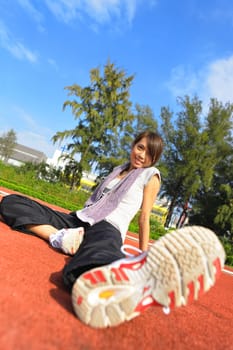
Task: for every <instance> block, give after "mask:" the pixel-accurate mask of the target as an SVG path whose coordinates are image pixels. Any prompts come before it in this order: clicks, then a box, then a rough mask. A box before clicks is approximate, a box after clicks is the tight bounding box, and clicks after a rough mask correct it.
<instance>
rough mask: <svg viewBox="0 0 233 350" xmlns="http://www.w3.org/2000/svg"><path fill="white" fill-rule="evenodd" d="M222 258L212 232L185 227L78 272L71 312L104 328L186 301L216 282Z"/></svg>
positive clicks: (221, 252)
mask: <svg viewBox="0 0 233 350" xmlns="http://www.w3.org/2000/svg"><path fill="white" fill-rule="evenodd" d="M224 261H225V252H224V249H223V247H222V245H221V243H220V242H219V240H218V238H217V237H216V235H215V234H214V233H213V232H212V231H211V230H209V229H206V228H203V227H199V226H191V227H185V228H182V229H179V230H177V231H173V232H171V233H168V234H166V235H165V236H163V237H162V238H160V239H159V240H158V241H156V242H155V243H154V244H153V245H152V246H151V248H150V249H149V251H148V253H143V254H140V255H139V256H138V257H136V258H135V257H134V258H128V259H121V260H118V261H116V262H115V263H113V264H111V265H107V266H103V267H99V268H95V269H92V270H90V271H88V272H86V273H84V274H83V275H81V276H80V277H79V278H78V279H77V280H76V282H75V284H74V286H73V289H72V304H73V307H74V311H75V313H76V315H77V316H78V318H79V319H80V320H81V321H83V322H84V323H86V324H88V325H90V326H91V327H94V328H105V327H109V326H117V325H119V324H121V323H122V322H124V321H128V320H130V319H132V318H134V317H136V316H138V315H139V314H140V313H142V312H143V311H144V310H146V309H147V308H148V307H150V306H153V305H154V306H156V305H157V306H158V305H159V306H162V307H167V308H174V307H179V306H182V305H188V304H189V303H191V302H192V301H194V300H197V299H198V298H199V297H200V296H201V294H203V293H204V292H206V291H208V290H209V289H210V288H211V286H213V285H214V284H215V282H216V279H217V278H218V276H219V275H220V273H221V270H222V268H223V266H224Z"/></svg>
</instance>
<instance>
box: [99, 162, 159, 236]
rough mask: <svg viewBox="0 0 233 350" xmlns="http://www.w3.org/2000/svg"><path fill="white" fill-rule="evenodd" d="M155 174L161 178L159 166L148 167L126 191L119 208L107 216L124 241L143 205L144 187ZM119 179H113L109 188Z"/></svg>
mask: <svg viewBox="0 0 233 350" xmlns="http://www.w3.org/2000/svg"><path fill="white" fill-rule="evenodd" d="M155 174H157V175H158V176H159V179H160V172H159V170H158V169H157V168H154V167H150V168H146V169H145V171H143V172H142V173H141V174H140V175H139V176H138V178H137V179H136V180H135V182H134V183H133V184H132V186H131V187H130V188H129V190H128V191H127V192H126V193H125V196H124V197H123V199H122V200H121V202H120V203H119V205H118V206H117V208H116V209H114V210H113V211H112V212H111V214H109V215H108V216H107V217H106V218H105V220H106V221H108V222H109V223H110V224H112V225H113V226H114V227H116V228H117V229H118V230H119V231H120V233H121V237H122V241H123V242H124V240H125V236H126V233H127V230H128V227H129V224H130V222H131V220H132V219H133V218H134V216H135V215H136V213H137V212H138V210H139V209H140V207H141V205H142V199H143V190H144V187H145V185H147V183H148V181H149V180H150V179H151V177H152V176H153V175H155ZM117 180H119V181H120V179H117V178H116V179H114V180H113V181H111V182H110V184H109V186H108V188H109V189H110V188H112V187H113V186H114V185H115V184H116V183H117V182H118V181H117Z"/></svg>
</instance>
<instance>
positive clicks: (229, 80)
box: [204, 55, 233, 103]
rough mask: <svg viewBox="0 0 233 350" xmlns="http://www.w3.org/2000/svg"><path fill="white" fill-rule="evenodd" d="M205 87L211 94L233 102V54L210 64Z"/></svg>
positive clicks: (222, 100)
mask: <svg viewBox="0 0 233 350" xmlns="http://www.w3.org/2000/svg"><path fill="white" fill-rule="evenodd" d="M204 87H205V91H206V92H207V93H208V95H209V96H211V97H216V98H217V99H218V100H220V101H221V102H231V103H233V55H232V56H230V57H228V58H223V59H219V60H216V61H215V62H212V63H211V64H210V65H209V66H208V69H207V75H206V80H205V84H204Z"/></svg>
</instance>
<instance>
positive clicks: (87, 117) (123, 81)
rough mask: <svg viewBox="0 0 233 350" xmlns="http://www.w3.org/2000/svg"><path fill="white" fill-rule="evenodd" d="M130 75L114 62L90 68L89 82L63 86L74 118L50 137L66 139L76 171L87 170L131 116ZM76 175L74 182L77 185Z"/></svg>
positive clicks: (131, 78) (110, 145)
mask: <svg viewBox="0 0 233 350" xmlns="http://www.w3.org/2000/svg"><path fill="white" fill-rule="evenodd" d="M132 81H133V76H132V75H131V76H127V75H126V72H125V71H124V70H120V69H118V68H116V67H115V66H114V64H113V63H111V62H108V63H107V64H106V65H105V66H104V70H103V74H101V71H100V68H95V69H92V70H91V71H90V85H89V86H86V87H81V86H80V85H77V84H74V85H72V86H68V87H66V89H67V90H68V91H69V93H68V95H70V96H74V99H73V100H67V101H65V103H64V105H63V108H64V109H66V108H67V107H71V110H72V113H73V115H74V117H75V119H76V120H77V125H76V127H75V128H74V129H72V130H65V131H61V132H57V133H56V134H55V135H54V136H53V141H54V142H57V141H62V140H64V139H67V140H68V142H69V143H68V145H67V149H68V152H69V154H70V156H71V157H74V156H75V155H78V156H79V172H80V173H82V171H83V170H89V169H90V167H91V166H92V165H93V163H94V162H95V161H96V160H97V159H99V160H100V159H102V158H103V157H104V156H106V155H107V154H108V152H109V150H110V149H111V147H112V143H114V142H115V140H116V137H117V135H119V134H120V133H121V132H122V130H123V129H124V126H125V124H126V123H128V122H129V121H130V120H132V118H133V116H132V114H131V112H130V107H131V102H130V101H129V88H130V86H131V84H132ZM79 181H80V178H77V183H76V185H79Z"/></svg>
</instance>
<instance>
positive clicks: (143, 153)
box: [130, 137, 152, 168]
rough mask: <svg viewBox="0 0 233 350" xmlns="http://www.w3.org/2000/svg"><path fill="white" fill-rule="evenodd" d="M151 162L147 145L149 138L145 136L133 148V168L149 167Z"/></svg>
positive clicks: (131, 159)
mask: <svg viewBox="0 0 233 350" xmlns="http://www.w3.org/2000/svg"><path fill="white" fill-rule="evenodd" d="M151 164H152V159H151V156H150V154H149V151H148V147H147V138H146V137H143V138H142V139H141V140H140V141H139V142H138V143H136V144H135V145H134V146H133V148H132V150H131V153H130V165H131V168H147V167H149V166H151Z"/></svg>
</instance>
